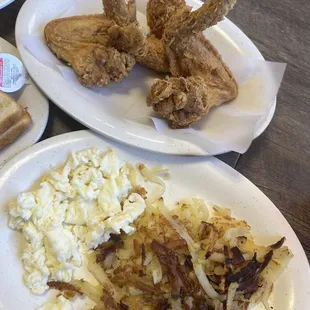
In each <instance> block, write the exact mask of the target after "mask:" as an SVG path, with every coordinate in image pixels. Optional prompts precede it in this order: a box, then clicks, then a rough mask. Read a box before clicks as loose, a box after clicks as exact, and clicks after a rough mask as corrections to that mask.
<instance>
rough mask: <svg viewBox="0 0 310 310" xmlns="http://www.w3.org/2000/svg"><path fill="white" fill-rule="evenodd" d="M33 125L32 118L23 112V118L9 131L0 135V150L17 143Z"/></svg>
mask: <svg viewBox="0 0 310 310" xmlns="http://www.w3.org/2000/svg"><path fill="white" fill-rule="evenodd" d="M31 124H32V120H31V116H30V114H29V113H28V112H26V111H23V114H22V117H21V118H20V119H19V120H18V121H17V122H16V123H15V124H14V125H13V126H11V127H10V128H9V129H7V130H6V131H5V132H4V133H2V134H1V135H0V150H2V149H3V148H5V147H6V146H7V145H8V144H10V143H12V142H13V141H15V140H16V139H17V138H18V137H19V136H20V135H21V134H22V133H23V132H25V131H26V130H27V129H28V128H29V127H30V125H31Z"/></svg>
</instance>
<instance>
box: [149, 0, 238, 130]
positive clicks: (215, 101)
mask: <svg viewBox="0 0 310 310" xmlns="http://www.w3.org/2000/svg"><path fill="white" fill-rule="evenodd" d="M235 2H236V0H209V1H207V2H206V3H205V4H203V5H202V6H201V8H199V9H198V10H196V11H193V12H191V8H190V7H188V6H185V7H183V8H182V9H181V10H179V11H177V12H176V13H175V14H174V15H173V16H172V17H171V18H170V19H169V20H168V22H167V24H166V27H165V32H164V35H163V39H162V40H163V44H164V46H165V50H166V54H167V57H168V61H169V67H170V72H171V74H172V76H173V77H171V78H167V79H165V80H155V82H154V84H153V86H152V87H151V89H150V92H149V94H148V97H147V104H148V105H149V106H152V107H153V108H154V110H155V111H156V112H158V113H159V114H160V115H162V116H163V117H164V118H167V119H168V120H169V121H170V125H171V127H172V128H182V127H187V126H190V125H192V124H193V123H195V122H196V121H198V120H199V119H200V118H201V117H202V116H203V115H205V114H207V113H208V112H209V110H210V108H211V107H213V106H217V105H220V104H222V103H224V102H227V101H230V100H232V99H234V98H235V97H236V96H237V93H238V85H237V82H236V81H235V79H234V77H233V75H232V73H231V71H230V70H229V69H228V67H227V66H226V65H225V64H224V63H223V61H222V59H221V56H220V55H219V53H218V51H217V50H216V49H215V48H214V47H213V45H212V44H211V43H210V42H209V41H208V40H207V39H206V38H205V37H204V35H203V34H202V31H203V30H205V29H206V28H208V27H211V26H213V25H215V24H216V23H217V22H219V21H220V20H222V19H223V17H224V16H225V15H226V14H227V13H228V12H229V10H230V9H231V8H232V7H233V5H234V4H235Z"/></svg>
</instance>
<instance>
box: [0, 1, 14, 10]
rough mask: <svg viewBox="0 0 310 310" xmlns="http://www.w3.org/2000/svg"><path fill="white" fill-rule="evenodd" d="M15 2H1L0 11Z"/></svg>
mask: <svg viewBox="0 0 310 310" xmlns="http://www.w3.org/2000/svg"><path fill="white" fill-rule="evenodd" d="M14 1H15V0H0V9H3V8H4V7H6V6H7V5H9V4H11V3H12V2H14Z"/></svg>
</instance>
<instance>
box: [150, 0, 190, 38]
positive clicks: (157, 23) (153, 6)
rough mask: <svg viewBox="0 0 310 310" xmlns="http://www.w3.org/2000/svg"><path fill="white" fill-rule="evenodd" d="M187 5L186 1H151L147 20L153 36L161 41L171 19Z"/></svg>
mask: <svg viewBox="0 0 310 310" xmlns="http://www.w3.org/2000/svg"><path fill="white" fill-rule="evenodd" d="M185 5H186V3H185V0H170V1H167V0H149V2H148V3H147V10H146V18H147V24H148V26H149V27H150V31H151V34H153V35H155V37H157V38H158V39H161V38H162V36H163V34H164V30H165V26H166V23H167V22H168V20H169V19H170V17H171V16H172V15H173V14H174V13H175V12H176V11H177V10H180V9H181V8H183V7H184V6H185Z"/></svg>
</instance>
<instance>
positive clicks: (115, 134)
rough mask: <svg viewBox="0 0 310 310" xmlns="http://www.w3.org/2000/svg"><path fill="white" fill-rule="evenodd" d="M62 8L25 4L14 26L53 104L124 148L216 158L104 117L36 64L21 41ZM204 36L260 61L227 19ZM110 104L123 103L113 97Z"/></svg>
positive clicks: (142, 6)
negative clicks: (125, 146)
mask: <svg viewBox="0 0 310 310" xmlns="http://www.w3.org/2000/svg"><path fill="white" fill-rule="evenodd" d="M94 1H100V0H93V2H92V4H94V3H95V2H94ZM146 3H147V1H146V0H137V7H138V10H139V12H141V13H142V14H144V15H145V11H146ZM188 4H189V5H191V6H192V7H193V8H194V9H197V8H198V7H199V6H200V5H201V2H199V1H197V0H188ZM66 6H67V5H66V4H65V2H62V1H61V0H55V1H48V0H43V1H42V0H27V1H26V2H25V4H24V5H23V7H22V9H21V10H20V13H19V16H18V18H17V22H16V42H17V47H18V49H19V51H20V54H21V56H22V58H23V61H24V63H25V65H26V67H27V69H28V71H29V73H30V74H31V76H32V78H33V79H34V80H35V81H36V83H37V84H38V85H39V87H40V88H41V89H42V90H43V91H44V93H45V94H46V95H47V96H48V97H49V98H50V99H51V100H52V101H53V102H54V103H55V104H57V105H58V106H59V107H60V108H61V109H63V110H64V111H65V112H66V113H68V114H69V115H71V116H72V117H73V118H75V119H76V120H77V121H79V122H81V123H82V124H84V125H85V126H87V127H88V128H90V129H93V130H94V131H96V132H98V133H100V134H103V135H105V136H108V137H110V138H112V139H115V140H119V141H121V142H123V143H125V144H128V145H132V146H135V147H140V148H143V149H147V150H150V151H155V152H161V153H166V154H179V155H180V154H183V155H184V154H185V155H217V154H214V153H213V154H210V153H208V152H207V148H208V146H207V145H202V146H199V145H197V144H194V143H191V142H187V141H182V140H177V139H173V138H170V137H168V136H166V135H164V134H160V133H158V132H157V131H156V130H155V129H154V128H152V127H149V126H143V125H140V124H138V123H134V122H128V121H125V120H123V119H120V118H119V119H117V118H113V117H110V116H109V115H106V114H105V113H104V111H103V110H102V108H101V105H100V104H98V102H91V101H90V100H88V99H87V98H86V97H83V96H81V95H80V94H79V93H78V92H77V91H75V90H74V89H73V88H72V87H70V84H67V83H64V80H63V77H62V76H61V75H60V74H59V72H56V71H55V70H53V69H51V68H49V67H47V66H44V65H42V64H41V63H40V62H39V61H37V60H36V59H35V58H34V57H33V56H32V55H31V54H30V53H29V52H28V51H27V50H26V48H25V47H24V45H23V44H22V42H21V38H22V37H24V36H27V35H31V34H34V29H37V28H38V27H39V26H40V25H41V23H42V24H45V23H46V22H47V21H49V20H50V19H51V18H54V16H59V14H60V13H61V12H62V11H63V10H64V9H65V8H66ZM208 35H209V38H210V39H211V41H212V43H213V44H214V45H215V46H216V47H217V48H218V49H219V50H224V49H225V50H227V51H230V53H231V55H243V56H248V57H252V58H257V59H263V56H262V55H261V53H260V52H259V51H258V49H257V48H256V47H255V45H254V44H253V43H252V41H250V39H249V38H248V37H247V36H246V35H245V34H244V33H243V32H242V31H241V30H240V29H239V28H238V27H237V26H235V25H234V24H233V23H232V22H230V21H229V20H227V19H225V20H224V21H222V22H221V23H220V24H218V25H217V26H215V27H212V29H210V30H208ZM128 96H130V94H129V95H128ZM114 100H124V99H123V97H120V96H115V98H114ZM85 107H87V110H86V108H85ZM275 107H276V103H275V102H274V104H273V106H272V108H271V109H270V114H269V115H268V117H267V118H266V120H264V121H263V122H261V123H260V124H259V126H258V128H257V130H256V132H255V137H258V136H259V135H260V134H261V133H262V132H263V131H264V130H265V129H266V127H267V126H268V125H269V123H270V121H271V119H272V117H273V114H274V111H275Z"/></svg>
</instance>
